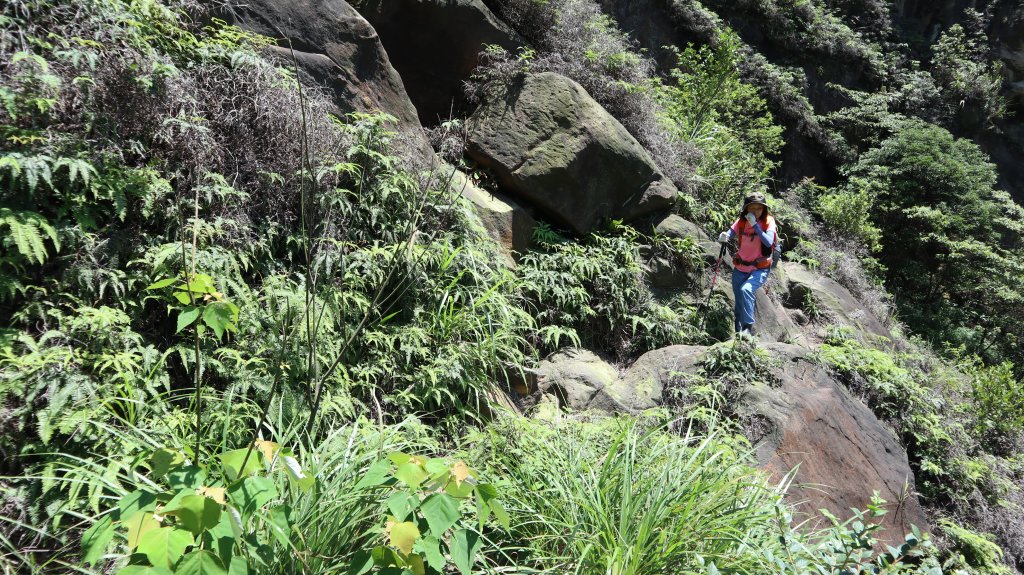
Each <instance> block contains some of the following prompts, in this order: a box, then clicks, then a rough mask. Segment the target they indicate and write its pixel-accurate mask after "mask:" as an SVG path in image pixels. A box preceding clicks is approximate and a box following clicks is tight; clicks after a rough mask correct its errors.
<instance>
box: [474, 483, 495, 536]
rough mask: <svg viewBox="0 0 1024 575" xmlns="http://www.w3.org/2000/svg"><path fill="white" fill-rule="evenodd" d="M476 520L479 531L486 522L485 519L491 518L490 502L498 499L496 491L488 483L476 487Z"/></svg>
mask: <svg viewBox="0 0 1024 575" xmlns="http://www.w3.org/2000/svg"><path fill="white" fill-rule="evenodd" d="M475 491H476V518H477V521H479V523H480V529H481V530H483V528H484V523H486V522H487V518H488V517H490V516H491V510H492V508H491V506H490V505H489V503H490V502H491V501H496V500H497V499H496V498H497V497H498V489H497V488H496V487H494V486H493V485H491V484H490V483H483V484H480V485H477V486H476V489H475Z"/></svg>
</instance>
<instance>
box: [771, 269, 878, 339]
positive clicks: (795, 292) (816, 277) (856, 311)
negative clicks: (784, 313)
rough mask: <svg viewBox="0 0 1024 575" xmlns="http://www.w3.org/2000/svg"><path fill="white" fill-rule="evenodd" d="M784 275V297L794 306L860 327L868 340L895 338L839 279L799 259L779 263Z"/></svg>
mask: <svg viewBox="0 0 1024 575" xmlns="http://www.w3.org/2000/svg"><path fill="white" fill-rule="evenodd" d="M779 267H780V268H781V272H782V274H781V275H782V276H783V278H784V279H783V281H782V283H783V284H784V285H783V298H784V299H785V302H786V306H787V307H790V308H797V309H804V310H805V311H807V310H809V311H811V312H812V314H820V315H823V316H826V317H828V318H830V319H833V320H835V321H837V322H839V323H842V324H845V325H847V326H850V327H852V328H854V329H857V330H858V331H860V332H861V333H862V334H864V335H866V336H869V337H866V338H865V339H867V340H875V339H878V338H886V339H891V338H892V333H891V332H890V331H889V329H888V328H886V327H885V325H884V324H883V323H882V322H881V321H880V320H879V319H878V318H877V317H875V315H874V314H873V313H871V311H870V310H868V309H865V308H864V306H863V305H861V304H860V302H858V301H857V298H855V297H854V296H853V294H851V293H850V290H848V289H846V288H845V287H843V286H842V285H840V284H839V283H838V282H836V281H835V280H833V279H831V278H828V277H825V276H823V275H820V274H817V273H814V272H812V271H810V270H808V269H807V268H806V267H804V266H803V265H802V264H798V263H796V262H782V263H781V264H779Z"/></svg>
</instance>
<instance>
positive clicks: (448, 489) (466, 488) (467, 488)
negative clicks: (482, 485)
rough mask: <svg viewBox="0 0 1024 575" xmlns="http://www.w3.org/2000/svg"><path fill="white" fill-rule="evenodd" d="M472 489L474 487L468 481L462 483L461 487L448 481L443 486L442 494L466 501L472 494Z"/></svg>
mask: <svg viewBox="0 0 1024 575" xmlns="http://www.w3.org/2000/svg"><path fill="white" fill-rule="evenodd" d="M474 488H475V486H474V485H473V484H472V483H470V482H468V481H463V482H462V484H461V485H459V483H458V482H455V481H449V482H448V484H447V485H445V486H444V492H445V493H447V494H448V495H451V496H452V497H454V498H456V499H466V498H467V497H469V496H470V495H472V494H473V489H474Z"/></svg>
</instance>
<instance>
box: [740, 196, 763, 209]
mask: <svg viewBox="0 0 1024 575" xmlns="http://www.w3.org/2000/svg"><path fill="white" fill-rule="evenodd" d="M751 204H761V205H762V206H764V208H765V209H766V210H767V209H768V202H767V201H766V200H765V197H764V194H762V193H761V192H754V193H752V194H750V195H749V196H747V197H745V198H743V211H747V208H749V207H750V205H751Z"/></svg>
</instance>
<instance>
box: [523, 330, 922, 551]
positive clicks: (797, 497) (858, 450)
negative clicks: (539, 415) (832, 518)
mask: <svg viewBox="0 0 1024 575" xmlns="http://www.w3.org/2000/svg"><path fill="white" fill-rule="evenodd" d="M766 348H767V349H768V350H769V352H770V353H771V355H773V356H775V357H777V358H779V359H780V360H781V366H780V367H779V368H777V369H776V370H775V375H776V376H777V377H778V379H779V381H780V383H779V385H778V386H777V387H768V386H765V385H761V384H757V385H753V386H750V387H749V388H748V389H747V390H746V391H745V392H744V395H743V398H742V400H741V402H740V405H738V406H737V412H738V413H739V414H740V415H741V416H742V417H743V418H744V420H746V421H749V422H757V425H756V426H753V427H756V429H758V430H759V433H758V436H755V437H752V438H751V440H752V441H753V442H754V443H755V445H756V452H757V459H758V462H759V464H760V465H762V466H763V467H765V468H766V470H768V471H769V472H770V473H772V474H773V475H774V476H775V478H776V479H777V480H781V479H782V477H783V476H785V475H786V474H787V473H789V472H790V471H792V470H793V469H794V468H797V472H796V475H795V477H794V479H793V487H792V488H791V489H790V490H789V493H788V497H789V498H790V500H791V501H793V502H795V503H798V508H799V509H800V510H801V511H803V512H804V513H806V514H807V516H808V517H816V516H817V515H818V513H817V511H818V509H822V508H824V509H828V510H829V511H830V512H832V513H833V514H835V515H836V516H838V517H840V518H844V519H845V518H847V517H849V516H850V508H857V509H863V508H864V507H865V506H866V505H867V504H868V503H870V500H871V493H872V491H875V490H877V491H878V492H879V494H880V495H881V496H882V498H884V499H885V500H886V501H887V502H888V509H889V510H890V512H889V513H888V514H887V515H886V516H885V518H884V522H883V526H884V527H885V528H886V531H885V532H884V533H883V535H882V537H881V538H882V539H883V540H886V539H888V540H889V541H890V542H893V541H902V537H903V535H904V534H905V533H907V532H908V531H909V529H910V525H911V524H914V525H917V526H919V527H921V528H923V529H927V527H928V519H927V517H926V516H925V515H924V512H923V510H922V508H921V505H920V502H919V501H918V500H917V496H916V495H915V494H914V474H913V471H912V470H911V469H910V464H909V463H908V461H907V454H906V452H905V451H904V450H903V448H902V447H901V446H900V444H899V442H898V441H897V440H896V438H895V436H894V434H893V432H892V431H891V430H890V429H889V428H888V427H886V426H885V425H884V424H883V423H881V422H880V421H878V419H877V418H876V417H875V415H874V414H873V413H872V412H871V410H870V409H868V407H867V406H865V405H864V404H863V403H862V402H861V401H860V400H858V399H856V398H854V397H853V396H851V395H850V393H849V392H848V391H847V390H846V388H844V387H843V386H842V385H840V384H839V383H837V382H836V381H835V380H834V379H833V378H832V377H831V375H830V374H829V373H828V371H826V370H825V369H824V368H822V367H821V366H819V365H816V364H814V363H812V362H811V361H810V359H809V358H808V357H807V354H808V353H809V352H808V350H807V349H806V348H803V347H798V346H794V345H787V344H781V343H774V344H768V345H767V346H766ZM707 349H708V348H705V347H695V346H686V345H674V346H670V347H666V348H662V349H658V350H655V351H651V352H649V353H647V354H644V355H643V356H642V357H641V358H640V359H638V360H637V361H636V363H634V364H633V365H632V366H631V367H630V368H629V369H628V370H626V372H625V373H624V374H622V375H621V376H620V375H619V373H618V372H617V371H616V369H615V368H614V367H613V366H611V365H609V364H608V363H606V362H604V361H603V360H601V359H600V358H599V357H597V356H596V355H594V354H593V353H591V352H589V351H585V350H569V351H563V352H560V353H558V354H555V355H554V356H552V357H551V358H550V359H548V360H546V361H544V362H542V364H541V366H540V368H538V370H537V372H538V375H539V388H540V390H541V391H542V392H546V393H549V394H551V395H554V396H555V397H556V398H557V400H558V402H559V403H560V404H561V405H562V407H571V408H573V409H576V410H587V409H589V410H596V411H602V412H607V413H636V412H638V411H642V410H644V409H649V408H652V407H657V406H659V405H661V404H662V403H663V394H664V392H665V389H667V388H669V387H670V386H672V385H674V384H675V385H678V382H679V381H680V379H679V378H680V377H684V378H685V376H686V375H687V374H693V373H695V372H696V371H697V368H698V366H699V363H700V361H701V359H702V357H703V356H704V354H705V353H706V352H707ZM905 485H906V486H907V491H904V486H905Z"/></svg>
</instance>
